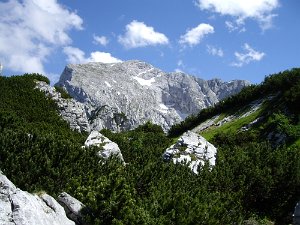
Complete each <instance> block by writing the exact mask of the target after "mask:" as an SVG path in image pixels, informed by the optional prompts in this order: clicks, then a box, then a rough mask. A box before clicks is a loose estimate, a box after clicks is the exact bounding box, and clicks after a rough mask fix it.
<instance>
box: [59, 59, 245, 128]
mask: <svg viewBox="0 0 300 225" xmlns="http://www.w3.org/2000/svg"><path fill="white" fill-rule="evenodd" d="M248 84H249V83H248V82H246V81H241V80H235V81H231V82H222V81H221V80H218V79H214V80H210V81H205V80H203V79H200V78H197V77H194V76H190V75H187V74H185V73H181V72H174V73H165V72H163V71H161V70H159V69H157V68H154V67H153V66H152V65H149V64H147V63H145V62H141V61H127V62H122V63H111V64H104V63H87V64H79V65H68V66H67V67H66V68H65V70H64V71H63V73H62V75H61V77H60V80H59V82H58V83H57V85H58V86H60V87H63V88H64V89H65V90H66V91H67V92H68V93H69V94H70V95H71V96H72V97H73V98H74V99H75V100H77V101H78V102H80V103H82V104H84V106H85V110H86V116H87V118H88V121H89V124H90V128H91V130H101V129H103V128H107V129H110V130H113V131H117V132H118V131H122V130H129V129H133V128H135V127H137V126H138V125H141V124H144V123H145V122H147V121H151V122H152V123H154V124H158V125H161V126H162V128H163V129H164V130H165V131H167V130H168V129H169V128H170V127H171V126H172V125H173V124H175V123H178V122H180V121H182V120H183V119H185V118H186V117H187V116H188V115H191V114H195V113H198V112H199V110H201V109H203V108H206V107H208V106H212V105H213V104H215V103H217V102H218V101H219V100H220V99H222V98H224V97H227V96H228V95H231V94H234V93H237V92H238V91H240V90H241V89H242V88H243V87H244V86H246V85H248Z"/></svg>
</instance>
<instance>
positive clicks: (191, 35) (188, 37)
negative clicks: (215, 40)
mask: <svg viewBox="0 0 300 225" xmlns="http://www.w3.org/2000/svg"><path fill="white" fill-rule="evenodd" d="M211 33H214V28H213V27H212V26H211V25H209V24H206V23H201V24H199V25H198V26H197V27H195V28H192V29H190V30H187V32H186V33H185V34H184V35H182V36H181V37H180V40H179V43H180V44H181V45H186V44H187V45H189V46H191V47H192V46H194V45H197V44H199V43H200V42H201V40H202V39H203V38H204V36H206V35H208V34H211Z"/></svg>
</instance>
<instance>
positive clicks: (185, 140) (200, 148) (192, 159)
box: [163, 131, 217, 174]
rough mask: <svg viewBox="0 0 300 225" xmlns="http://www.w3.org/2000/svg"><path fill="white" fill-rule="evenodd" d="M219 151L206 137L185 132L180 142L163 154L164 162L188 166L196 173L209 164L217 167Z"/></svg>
mask: <svg viewBox="0 0 300 225" xmlns="http://www.w3.org/2000/svg"><path fill="white" fill-rule="evenodd" d="M216 153H217V149H216V148H215V146H213V145H212V144H211V143H209V142H208V141H207V140H206V139H205V138H204V137H202V136H200V135H198V134H196V133H194V132H192V131H187V132H185V133H184V134H183V135H182V136H181V137H180V138H179V139H178V141H177V142H176V143H175V144H174V145H172V146H170V147H169V148H168V149H166V151H165V152H164V154H163V159H164V161H171V160H172V161H173V163H174V164H177V163H181V164H186V165H188V166H189V167H190V168H191V170H192V171H193V172H194V173H196V174H197V173H198V167H199V166H201V165H204V163H205V162H208V163H209V165H211V166H214V165H215V161H216V158H215V155H216Z"/></svg>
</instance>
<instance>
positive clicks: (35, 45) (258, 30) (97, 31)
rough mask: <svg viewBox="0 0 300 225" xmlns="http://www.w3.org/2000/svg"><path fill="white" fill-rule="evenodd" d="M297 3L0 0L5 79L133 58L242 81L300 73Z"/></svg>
mask: <svg viewBox="0 0 300 225" xmlns="http://www.w3.org/2000/svg"><path fill="white" fill-rule="evenodd" d="M299 12H300V1H299V0H285V1H283V0H163V1H162V0H121V1H120V0H109V1H108V0H107V1H104V0H85V1H82V0H57V1H56V0H22V1H20V0H19V1H17V0H7V1H5V0H0V15H1V17H0V62H1V64H3V66H4V69H3V74H4V75H13V74H23V73H25V72H39V73H43V74H45V75H47V76H48V77H49V78H50V79H51V81H52V83H54V82H55V81H57V79H58V78H59V76H60V74H61V72H62V71H63V69H64V67H65V66H66V64H68V63H86V62H90V61H100V62H118V61H125V60H132V59H138V60H143V61H146V62H148V63H150V64H152V65H153V66H155V67H158V68H160V69H162V70H163V71H166V72H173V71H183V72H186V73H188V74H192V75H195V76H198V77H201V78H204V79H211V78H221V79H223V80H225V81H229V80H232V79H246V80H249V81H251V82H252V83H259V82H261V81H262V80H263V79H264V77H265V75H269V74H272V73H276V72H279V71H282V70H285V69H290V68H293V67H300V29H299V24H300V16H299Z"/></svg>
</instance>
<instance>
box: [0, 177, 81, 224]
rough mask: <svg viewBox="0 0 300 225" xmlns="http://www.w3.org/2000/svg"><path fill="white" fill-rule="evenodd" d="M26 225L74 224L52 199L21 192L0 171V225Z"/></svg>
mask: <svg viewBox="0 0 300 225" xmlns="http://www.w3.org/2000/svg"><path fill="white" fill-rule="evenodd" d="M76 201H77V203H78V202H79V201H78V200H76ZM67 204H68V203H67ZM78 204H79V203H78ZM80 204H81V203H80ZM68 205H70V204H68ZM81 205H82V204H81ZM82 206H83V205H82ZM77 210H78V211H80V210H81V208H77ZM27 224H30V225H41V224H43V225H75V222H74V221H72V220H70V219H69V218H68V217H67V215H66V212H65V210H64V208H63V207H62V206H61V205H60V204H59V203H58V202H57V201H56V200H55V199H54V198H53V197H51V196H50V195H48V194H46V193H41V194H30V193H28V192H26V191H22V190H20V189H18V188H17V187H16V186H15V185H14V184H13V183H12V182H11V181H10V180H9V179H7V177H6V176H5V175H4V174H3V173H2V172H1V171H0V225H27Z"/></svg>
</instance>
